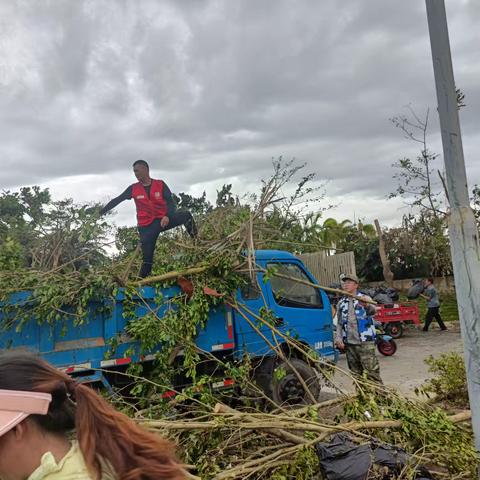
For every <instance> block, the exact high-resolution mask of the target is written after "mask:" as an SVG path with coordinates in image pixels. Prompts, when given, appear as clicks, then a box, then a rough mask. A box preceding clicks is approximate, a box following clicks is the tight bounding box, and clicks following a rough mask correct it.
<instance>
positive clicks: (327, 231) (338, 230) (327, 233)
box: [320, 218, 352, 249]
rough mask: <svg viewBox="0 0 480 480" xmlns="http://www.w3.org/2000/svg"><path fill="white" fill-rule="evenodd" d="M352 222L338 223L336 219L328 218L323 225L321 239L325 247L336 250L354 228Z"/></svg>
mask: <svg viewBox="0 0 480 480" xmlns="http://www.w3.org/2000/svg"><path fill="white" fill-rule="evenodd" d="M351 225H352V222H351V221H350V220H343V221H341V222H337V220H335V219H334V218H327V219H326V220H325V221H324V222H323V225H322V230H321V232H320V238H321V241H322V243H323V245H325V246H327V247H331V248H332V249H335V248H336V247H337V245H338V244H339V242H340V241H341V240H343V239H344V238H345V236H346V234H347V233H348V231H349V230H350V229H351V228H352V227H351Z"/></svg>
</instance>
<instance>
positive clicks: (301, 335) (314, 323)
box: [267, 261, 335, 358]
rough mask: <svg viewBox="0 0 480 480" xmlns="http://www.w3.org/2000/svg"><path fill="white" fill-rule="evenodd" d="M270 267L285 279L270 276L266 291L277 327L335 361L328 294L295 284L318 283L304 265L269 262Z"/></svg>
mask: <svg viewBox="0 0 480 480" xmlns="http://www.w3.org/2000/svg"><path fill="white" fill-rule="evenodd" d="M268 267H270V268H272V269H273V271H274V272H275V273H277V274H279V275H282V276H275V275H271V276H270V280H269V285H270V288H268V289H267V294H268V296H269V304H270V308H271V310H273V311H274V312H275V315H276V316H277V324H279V325H281V326H282V330H284V331H288V332H289V333H290V335H291V336H292V337H294V338H298V339H299V340H300V341H302V342H304V343H307V344H308V345H310V347H312V348H314V349H315V350H316V351H317V352H318V353H319V354H321V355H322V356H324V357H330V358H333V357H334V356H335V350H334V346H333V324H332V313H331V308H330V302H329V300H328V297H327V296H326V294H325V292H323V291H321V290H319V289H318V288H315V287H313V286H311V285H306V284H302V283H299V282H297V281H295V279H298V280H300V281H306V282H310V283H316V281H315V279H314V278H313V277H312V276H311V275H310V274H309V273H308V271H307V270H306V269H304V267H303V265H302V264H301V262H296V261H291V262H269V263H267V268H268ZM285 277H289V278H285Z"/></svg>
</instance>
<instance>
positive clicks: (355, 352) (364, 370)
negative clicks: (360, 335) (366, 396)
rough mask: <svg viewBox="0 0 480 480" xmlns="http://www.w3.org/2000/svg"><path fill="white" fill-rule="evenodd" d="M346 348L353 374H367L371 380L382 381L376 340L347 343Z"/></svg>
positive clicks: (348, 362) (349, 366)
mask: <svg viewBox="0 0 480 480" xmlns="http://www.w3.org/2000/svg"><path fill="white" fill-rule="evenodd" d="M345 348H346V355H347V364H348V368H349V369H350V371H351V372H352V373H353V374H355V375H358V376H359V377H361V376H363V374H365V375H366V376H367V378H368V379H369V380H372V381H375V382H378V383H382V379H381V378H380V365H379V364H378V359H377V355H376V354H375V343H374V342H364V343H362V344H360V345H348V344H347V345H345Z"/></svg>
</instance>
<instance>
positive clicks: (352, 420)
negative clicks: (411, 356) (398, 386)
mask: <svg viewBox="0 0 480 480" xmlns="http://www.w3.org/2000/svg"><path fill="white" fill-rule="evenodd" d="M360 388H361V390H360V391H359V393H358V394H357V395H353V396H348V395H339V396H338V397H336V398H334V399H331V400H326V401H323V402H321V403H317V404H312V405H308V406H304V407H296V408H289V407H286V406H283V407H282V406H277V407H276V408H275V409H272V410H270V411H269V412H268V411H267V412H266V411H265V410H262V409H259V408H255V406H250V407H246V406H242V407H239V406H237V408H232V407H231V406H228V405H226V404H225V403H220V402H216V403H211V404H210V405H208V404H206V403H203V402H202V401H200V400H199V399H198V398H196V399H195V398H191V399H190V402H189V403H183V404H182V403H180V404H179V403H178V402H174V403H173V405H172V408H174V411H175V415H174V417H173V418H168V415H165V413H163V414H162V416H163V418H155V417H157V415H156V414H155V413H154V408H153V407H150V408H148V409H144V410H142V411H137V412H136V413H132V415H133V416H134V418H136V420H137V421H138V422H139V423H141V424H142V425H143V426H144V427H145V428H148V429H150V430H152V431H154V432H158V433H159V434H162V435H165V436H168V437H170V438H172V439H173V440H174V441H175V442H176V443H177V445H178V446H179V448H180V450H181V453H182V454H183V458H184V460H185V462H186V463H187V464H188V465H190V469H191V470H190V471H191V475H192V477H191V478H197V479H215V480H226V479H247V478H250V479H261V478H267V477H268V478H270V479H272V480H284V479H305V480H306V479H319V480H320V479H325V478H327V479H328V478H340V477H329V476H327V469H326V467H325V465H324V464H323V463H322V461H321V459H320V458H319V454H318V446H319V445H321V446H323V447H324V448H327V449H328V448H329V445H330V444H329V442H330V440H331V439H332V438H334V437H335V436H336V435H337V434H339V433H340V432H344V433H345V434H347V436H348V439H349V440H350V441H351V442H353V443H355V444H357V445H358V446H365V445H371V444H374V445H383V446H386V447H387V448H390V449H393V450H395V452H397V453H398V454H399V455H402V454H403V455H404V456H405V458H408V461H406V462H405V463H404V464H401V465H400V464H398V465H395V467H396V468H394V469H392V470H388V469H385V468H379V467H377V466H375V465H374V464H373V462H372V465H371V468H370V472H369V475H368V477H367V478H368V479H388V478H390V479H410V478H419V477H420V475H419V472H429V475H430V476H429V477H422V478H432V479H443V478H445V479H452V478H456V479H461V478H465V479H471V478H474V477H475V471H476V466H477V462H478V457H477V454H476V452H475V449H474V447H473V443H472V432H471V430H470V428H469V426H468V425H469V420H470V418H471V414H470V411H468V410H467V411H459V412H456V413H447V412H445V411H443V410H440V409H439V408H436V407H435V406H432V405H430V404H426V403H422V402H416V401H412V400H407V399H405V398H403V397H401V396H400V395H399V394H398V393H396V392H395V391H393V390H387V389H385V388H383V387H378V386H373V385H371V384H366V383H362V382H360ZM212 400H214V399H212ZM152 408H153V410H152ZM170 413H171V412H170ZM165 417H167V418H165ZM348 473H349V474H350V475H352V476H351V477H349V478H357V477H354V476H353V474H355V473H358V472H356V471H355V470H354V469H353V470H351V471H349V472H348ZM416 475H418V476H416ZM342 478H343V477H342ZM359 478H360V477H359ZM362 478H364V477H362Z"/></svg>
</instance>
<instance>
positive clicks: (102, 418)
mask: <svg viewBox="0 0 480 480" xmlns="http://www.w3.org/2000/svg"><path fill="white" fill-rule="evenodd" d="M72 432H75V435H74V437H76V440H74V441H70V439H69V438H70V437H71V436H72ZM0 478H1V479H2V480H60V479H71V480H90V479H95V480H107V479H108V480H110V479H112V480H114V479H115V480H117V479H118V480H154V479H155V480H158V479H165V480H180V479H184V478H186V474H185V470H184V469H183V468H182V465H181V463H179V462H178V460H177V458H176V457H175V453H174V448H173V446H172V444H171V443H170V442H169V441H167V440H165V439H163V438H161V437H159V436H158V435H155V434H153V433H150V432H147V431H146V430H144V429H142V428H141V427H139V426H138V425H136V424H135V423H134V422H132V421H131V420H130V419H129V418H128V417H127V416H126V415H124V414H122V413H120V412H117V411H116V410H115V409H114V408H113V407H111V406H110V404H108V402H106V401H105V400H104V399H103V398H102V397H100V396H99V395H98V394H97V393H95V392H94V391H93V390H92V389H90V388H89V387H87V386H85V385H81V384H78V383H76V382H75V381H74V380H73V379H71V378H70V377H69V376H68V375H66V374H64V373H62V372H60V371H58V370H56V369H55V368H53V367H52V366H50V365H49V364H48V363H46V362H45V361H43V360H41V359H40V358H38V357H36V356H33V355H30V354H26V353H21V354H10V353H6V354H1V355H0Z"/></svg>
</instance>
